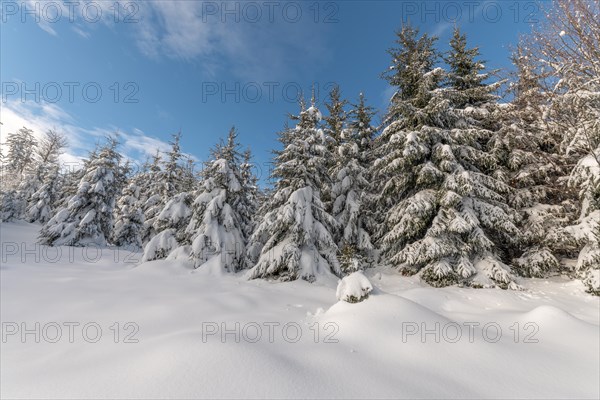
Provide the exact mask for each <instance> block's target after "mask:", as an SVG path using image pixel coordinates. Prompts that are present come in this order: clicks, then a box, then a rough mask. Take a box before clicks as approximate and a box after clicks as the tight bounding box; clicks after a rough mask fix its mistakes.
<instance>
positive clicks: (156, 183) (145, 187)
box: [136, 150, 165, 244]
mask: <svg viewBox="0 0 600 400" xmlns="http://www.w3.org/2000/svg"><path fill="white" fill-rule="evenodd" d="M161 163H162V159H161V155H160V153H159V152H158V150H157V151H156V154H155V155H154V156H153V158H152V161H151V162H150V163H147V165H146V167H145V168H144V171H143V172H142V173H141V174H140V175H139V176H138V177H137V178H136V181H137V182H138V187H139V188H140V204H141V208H142V213H143V214H144V227H143V230H142V242H143V243H144V244H145V243H148V241H150V239H152V237H153V236H154V235H156V231H155V229H154V221H155V219H156V217H157V216H158V214H159V213H160V212H161V211H162V209H163V207H164V206H165V201H164V199H163V196H162V187H163V186H162V183H161V175H162V169H161Z"/></svg>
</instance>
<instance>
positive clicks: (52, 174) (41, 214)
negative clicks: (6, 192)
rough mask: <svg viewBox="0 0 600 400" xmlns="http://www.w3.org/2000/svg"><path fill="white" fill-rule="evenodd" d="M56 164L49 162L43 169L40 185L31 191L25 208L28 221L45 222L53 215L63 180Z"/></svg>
mask: <svg viewBox="0 0 600 400" xmlns="http://www.w3.org/2000/svg"><path fill="white" fill-rule="evenodd" d="M59 168H60V167H59V165H58V164H50V165H48V166H46V167H45V168H44V169H43V173H42V176H41V186H40V187H39V189H38V190H37V191H36V192H35V193H33V195H32V196H31V199H30V201H29V204H30V206H29V207H28V208H27V214H26V218H27V220H28V221H29V222H40V223H42V224H45V223H46V222H48V220H49V219H50V218H51V217H52V216H53V215H54V212H55V207H56V204H57V202H58V201H59V200H60V198H59V196H60V190H61V185H62V182H63V179H62V176H61V174H60V171H59Z"/></svg>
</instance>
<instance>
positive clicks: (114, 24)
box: [0, 1, 542, 179]
mask: <svg viewBox="0 0 600 400" xmlns="http://www.w3.org/2000/svg"><path fill="white" fill-rule="evenodd" d="M115 4H116V5H118V6H117V7H115ZM541 18H542V16H541V12H540V11H539V9H538V5H537V3H535V2H533V1H521V2H516V1H515V2H512V1H511V2H496V1H456V2H443V1H440V2H434V1H429V2H416V1H415V2H413V1H404V2H402V1H337V2H331V1H321V2H315V1H295V2H279V1H272V2H264V1H257V2H229V3H224V2H210V1H209V2H201V1H149V2H128V1H121V2H115V1H92V2H86V1H79V2H78V3H71V4H65V3H63V2H62V1H43V2H42V1H2V24H1V38H0V41H1V42H0V44H1V50H0V73H1V76H0V79H1V81H2V109H1V110H0V121H2V123H3V125H2V127H1V129H2V132H1V133H2V140H4V139H5V137H6V134H7V133H9V132H12V131H14V130H15V129H18V128H19V127H20V126H22V125H26V126H28V127H31V128H33V129H34V130H35V131H36V133H41V132H42V131H43V130H46V129H48V128H56V129H57V130H59V131H63V132H64V133H65V134H67V136H68V138H69V140H70V148H69V149H68V154H67V155H66V156H65V160H75V159H77V157H79V156H83V155H85V154H86V153H87V151H88V150H90V149H91V148H92V147H93V145H94V143H95V142H97V141H99V140H101V138H102V136H103V135H105V134H107V133H111V132H119V133H120V135H121V137H122V140H123V145H122V151H123V152H125V153H127V154H128V155H129V156H130V157H132V158H134V159H138V160H141V159H143V158H145V156H146V155H147V154H151V153H153V152H154V151H155V149H156V148H159V149H165V148H166V141H168V140H169V137H170V135H171V134H172V133H174V132H177V131H179V130H181V132H182V133H183V140H182V145H183V149H184V151H186V152H187V153H190V154H191V155H193V156H194V157H196V158H197V159H198V160H203V159H205V158H206V157H207V155H208V149H209V148H210V146H212V145H213V144H214V143H215V142H216V141H217V140H218V138H219V137H222V136H224V135H226V134H227V132H228V130H229V128H230V127H231V126H232V125H235V126H236V127H237V128H238V130H239V133H240V140H241V142H242V144H243V145H244V146H250V147H251V148H252V150H253V152H254V154H255V158H256V160H255V162H256V164H258V165H259V166H262V165H264V164H265V163H267V162H268V161H269V160H270V151H271V150H272V149H273V148H274V147H276V146H277V142H276V132H277V131H279V130H280V129H281V128H282V127H283V125H284V123H285V121H286V119H287V117H286V115H287V113H290V112H291V113H294V112H296V111H297V108H298V107H297V105H296V104H295V103H294V99H295V98H296V95H297V92H298V89H301V90H302V91H304V92H305V93H306V94H307V96H308V95H309V93H310V89H311V86H312V85H313V84H314V85H315V87H316V88H318V89H319V95H320V96H319V97H320V99H319V100H322V99H324V97H325V94H326V91H327V89H328V88H329V87H330V86H331V84H332V83H333V82H336V83H339V84H340V86H341V89H342V92H343V94H344V96H346V97H348V98H350V99H351V100H353V99H355V98H356V97H357V95H358V93H359V92H361V91H362V92H364V93H365V95H366V97H367V99H368V100H369V102H370V103H371V104H372V105H373V106H375V107H376V108H378V109H379V110H381V111H383V110H384V109H385V107H386V104H387V100H388V99H389V97H390V95H391V93H392V92H391V91H390V88H389V87H388V86H387V83H386V82H385V81H383V80H381V79H380V78H379V75H380V73H381V72H382V71H384V70H385V69H386V68H387V66H388V65H389V59H388V55H387V53H386V49H387V48H389V47H390V46H392V45H393V41H394V39H395V35H394V31H395V30H397V29H398V28H399V27H400V26H401V25H402V23H403V22H406V20H407V19H410V21H411V23H412V24H414V25H417V26H419V27H420V29H421V31H422V32H429V33H431V34H435V35H438V36H440V49H441V50H445V49H446V48H447V42H448V38H449V35H450V34H451V32H452V27H453V26H454V24H455V23H456V24H457V25H458V26H459V27H460V28H461V29H463V30H464V32H466V33H467V35H468V39H469V42H470V44H471V45H478V46H480V48H481V52H482V56H483V59H485V60H487V65H488V66H489V67H493V68H502V67H510V62H509V60H508V57H509V54H510V46H514V44H515V43H516V42H517V39H518V35H519V34H520V33H525V32H527V31H529V30H530V26H531V25H532V24H535V23H536V20H539V19H541ZM455 19H456V20H457V21H456V22H455V21H454V20H455ZM58 88H60V92H59V91H58ZM98 89H99V90H100V91H101V96H99V95H98V93H99V92H98ZM36 96H37V97H38V98H36ZM260 169H261V171H262V172H261V173H262V175H263V176H262V177H261V178H263V179H264V178H265V176H264V175H266V173H267V172H266V168H265V167H262V168H260Z"/></svg>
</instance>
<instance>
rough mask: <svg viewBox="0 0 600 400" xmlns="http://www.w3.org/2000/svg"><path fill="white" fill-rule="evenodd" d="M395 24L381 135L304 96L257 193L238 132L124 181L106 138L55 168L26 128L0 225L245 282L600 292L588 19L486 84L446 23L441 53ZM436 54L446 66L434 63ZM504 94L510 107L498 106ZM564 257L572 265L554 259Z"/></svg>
mask: <svg viewBox="0 0 600 400" xmlns="http://www.w3.org/2000/svg"><path fill="white" fill-rule="evenodd" d="M436 43H437V38H436V37H432V36H429V35H428V34H420V33H419V31H418V29H415V28H413V27H411V26H410V25H405V26H403V27H402V29H401V30H400V31H399V32H397V37H396V45H395V47H393V48H391V49H390V50H389V54H390V57H391V66H390V67H389V68H388V69H387V70H386V72H384V73H383V74H382V76H383V78H384V79H386V80H387V81H388V82H389V84H390V85H391V86H392V87H394V89H395V94H394V96H393V97H392V99H391V100H390V104H389V106H388V109H387V112H386V114H385V117H384V118H383V121H382V123H381V124H380V126H374V124H373V122H372V119H373V117H374V115H375V110H374V109H373V108H372V107H370V106H369V105H368V104H367V101H366V99H365V97H364V95H363V94H362V93H361V94H360V95H359V97H358V99H357V101H356V102H355V103H350V102H349V101H348V100H346V99H344V98H343V96H342V93H341V90H340V88H339V87H334V88H333V89H332V90H331V92H330V94H329V98H328V100H327V101H326V102H325V104H324V108H325V109H326V110H327V113H326V115H323V114H322V112H321V111H320V109H319V108H318V107H317V104H316V101H315V99H314V95H313V98H312V99H311V101H310V103H308V104H305V103H304V101H301V102H300V110H299V113H298V114H296V115H290V121H291V124H290V125H289V126H285V127H284V129H283V130H282V131H281V132H279V133H278V140H279V142H280V145H281V146H280V149H279V150H276V151H274V168H273V170H272V171H271V174H270V175H271V176H270V177H271V178H272V180H273V182H274V185H273V187H270V188H266V189H261V188H259V186H258V180H257V177H256V176H255V175H254V173H253V171H252V155H251V152H250V150H249V149H248V150H245V151H244V150H242V148H241V145H240V143H239V141H238V135H237V132H236V130H235V129H234V128H232V129H231V131H230V132H229V134H228V135H227V137H226V138H225V139H222V140H221V141H220V142H219V143H218V144H216V145H215V146H214V147H213V148H212V149H211V156H210V160H208V161H206V162H205V163H204V164H203V168H202V170H201V171H200V172H199V173H196V172H195V171H194V168H193V163H192V162H191V161H190V160H185V158H184V156H183V154H182V152H181V149H180V144H179V142H180V136H179V135H174V136H173V140H172V141H171V142H170V144H171V149H170V151H168V152H166V153H165V154H159V153H157V154H156V155H155V156H154V157H153V158H152V159H151V160H148V161H147V162H146V163H145V164H144V167H143V168H142V170H141V171H139V172H138V173H135V174H132V173H131V169H130V166H129V165H128V164H127V163H126V162H125V163H124V162H122V156H121V155H120V154H119V153H118V151H117V146H118V143H117V142H116V140H115V139H114V138H108V139H107V142H106V143H105V144H104V145H102V146H100V147H98V148H97V149H95V150H94V151H92V152H91V153H90V155H89V157H88V158H87V160H86V161H85V163H84V166H83V168H82V169H81V170H78V171H71V172H68V173H62V172H61V171H60V170H59V168H58V155H59V154H60V152H61V150H62V149H63V148H64V146H65V140H64V137H62V136H60V135H58V134H56V133H54V132H52V131H50V132H48V134H47V135H46V136H45V137H44V138H43V140H42V141H41V142H39V143H38V142H37V141H36V139H35V137H34V136H33V133H32V132H31V131H30V130H28V129H26V128H23V129H21V130H20V131H19V132H17V133H14V134H11V135H9V137H8V140H7V144H6V145H7V146H8V149H9V150H8V155H7V156H6V158H5V159H3V160H2V164H3V166H4V170H5V174H4V176H3V178H4V177H6V176H7V174H8V175H10V176H11V177H13V180H12V181H9V182H8V183H9V184H8V185H6V184H5V179H3V187H2V196H1V200H2V220H3V221H6V220H11V219H15V218H17V219H18V218H25V219H27V220H29V221H37V222H40V223H42V224H43V227H42V229H41V232H40V242H41V243H43V244H47V245H79V246H85V245H86V244H89V243H95V244H107V243H112V244H115V245H118V246H134V247H137V248H143V249H144V254H143V260H144V261H151V260H157V259H186V260H189V261H190V262H192V263H193V264H194V267H195V268H200V267H202V268H210V269H214V270H218V271H228V272H236V271H240V270H245V269H247V270H248V271H249V272H248V276H249V278H270V279H278V280H295V279H305V280H308V281H313V280H315V279H316V278H317V277H318V276H320V275H322V274H328V273H333V274H335V275H337V276H342V275H344V274H347V273H350V272H353V271H356V270H359V269H363V268H367V267H370V266H373V265H376V264H377V265H391V266H393V267H394V268H396V269H398V271H399V272H400V273H402V274H404V275H414V274H420V276H421V278H422V279H423V280H424V281H426V282H427V283H429V284H430V285H432V286H434V287H442V286H448V285H454V284H460V285H465V286H471V287H494V286H497V287H501V288H515V289H516V288H518V287H519V286H518V284H517V281H518V278H517V277H518V276H522V277H546V276H549V275H552V274H558V273H563V274H568V275H569V276H572V277H573V278H578V279H581V280H582V281H583V282H584V284H585V285H586V286H587V287H588V290H589V291H590V292H591V293H593V294H596V295H598V294H600V163H599V160H600V10H599V6H598V3H594V2H586V1H585V0H574V1H572V2H557V3H554V4H553V6H552V8H551V9H550V10H549V17H548V18H547V20H546V23H545V24H544V25H543V26H542V27H540V28H539V29H537V30H535V31H533V32H532V33H531V34H530V35H528V36H526V37H524V38H523V40H522V41H521V43H519V45H518V46H517V48H516V49H515V51H514V54H513V56H512V61H513V64H514V66H515V73H514V74H513V76H511V78H510V79H509V80H508V81H502V80H500V81H494V80H493V79H492V78H493V76H494V75H495V73H496V72H497V71H487V70H486V67H485V65H484V63H483V62H482V61H481V60H480V59H479V50H478V48H477V47H469V46H468V43H467V38H466V36H465V35H464V34H463V33H461V31H460V30H459V29H458V28H455V30H454V34H453V37H452V39H451V41H450V49H449V50H448V51H447V52H444V53H440V52H439V51H438V49H437V47H436ZM441 62H443V64H441ZM504 84H508V88H509V93H510V95H511V100H510V101H509V102H507V103H501V102H500V101H499V100H500V98H499V96H498V94H497V93H498V91H499V88H500V87H501V86H502V85H504ZM569 259H577V261H576V263H575V265H567V264H565V261H566V260H569Z"/></svg>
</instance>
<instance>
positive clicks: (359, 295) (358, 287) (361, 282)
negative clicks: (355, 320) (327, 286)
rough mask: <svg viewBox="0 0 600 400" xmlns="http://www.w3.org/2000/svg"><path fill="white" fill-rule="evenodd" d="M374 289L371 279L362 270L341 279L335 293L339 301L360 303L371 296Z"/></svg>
mask: <svg viewBox="0 0 600 400" xmlns="http://www.w3.org/2000/svg"><path fill="white" fill-rule="evenodd" d="M372 290H373V285H371V282H370V281H369V279H367V277H366V276H364V275H363V273H362V272H361V271H356V272H353V273H351V274H350V275H348V276H346V277H344V278H343V279H342V280H341V281H340V283H339V284H338V287H337V290H336V293H335V295H336V297H337V299H338V300H339V301H346V302H348V303H358V302H361V301H363V300H365V299H366V298H367V297H369V293H371V291H372Z"/></svg>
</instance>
